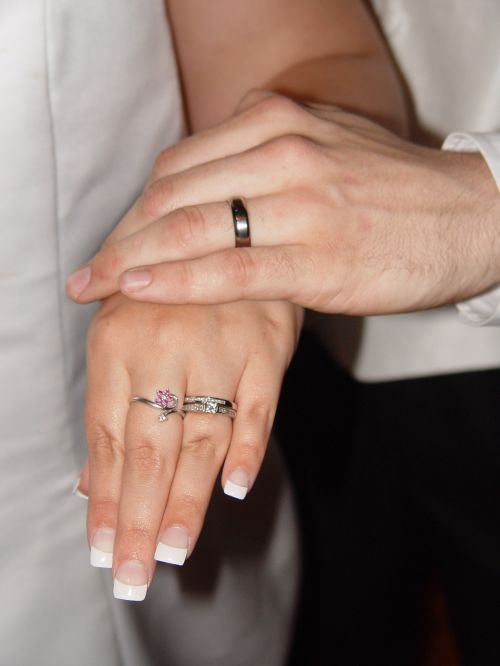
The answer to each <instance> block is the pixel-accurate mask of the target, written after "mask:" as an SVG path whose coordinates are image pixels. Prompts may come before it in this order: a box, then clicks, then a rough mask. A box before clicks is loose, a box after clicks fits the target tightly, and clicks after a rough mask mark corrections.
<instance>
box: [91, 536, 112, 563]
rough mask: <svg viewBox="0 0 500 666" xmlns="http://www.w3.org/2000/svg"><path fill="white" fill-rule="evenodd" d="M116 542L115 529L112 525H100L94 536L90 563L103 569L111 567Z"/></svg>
mask: <svg viewBox="0 0 500 666" xmlns="http://www.w3.org/2000/svg"><path fill="white" fill-rule="evenodd" d="M114 543H115V530H114V529H112V528H111V527H100V528H99V529H98V530H97V532H96V533H95V534H94V536H93V537H92V544H91V546H90V564H91V565H92V566H93V567H100V568H101V569H111V567H112V566H113V546H114Z"/></svg>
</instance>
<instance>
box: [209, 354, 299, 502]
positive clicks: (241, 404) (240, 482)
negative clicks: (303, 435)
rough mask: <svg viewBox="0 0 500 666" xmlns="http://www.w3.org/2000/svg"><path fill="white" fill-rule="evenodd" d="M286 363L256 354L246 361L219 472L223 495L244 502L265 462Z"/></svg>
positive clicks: (273, 357) (279, 359)
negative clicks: (235, 410)
mask: <svg viewBox="0 0 500 666" xmlns="http://www.w3.org/2000/svg"><path fill="white" fill-rule="evenodd" d="M286 366H287V363H285V362H283V361H282V359H281V358H279V353H278V354H274V355H273V356H271V355H269V356H267V355H262V354H256V355H254V356H253V357H252V356H250V358H249V359H248V361H247V365H246V367H245V370H244V373H243V375H242V377H241V381H240V384H239V387H238V392H237V395H236V401H237V403H238V413H237V416H236V418H235V420H234V423H233V432H232V437H231V444H230V447H229V451H228V453H227V456H226V461H225V464H224V469H223V471H222V487H223V488H224V492H225V493H226V495H230V496H231V497H235V498H237V499H240V500H241V499H244V498H245V496H246V494H247V492H249V490H250V489H251V488H252V486H253V484H254V482H255V479H256V478H257V475H258V473H259V469H260V466H261V464H262V461H263V459H264V454H265V452H266V448H267V444H268V441H269V437H270V434H271V428H272V425H273V421H274V415H275V413H276V407H277V405H278V399H279V394H280V390H281V384H282V381H283V373H284V370H285V368H286Z"/></svg>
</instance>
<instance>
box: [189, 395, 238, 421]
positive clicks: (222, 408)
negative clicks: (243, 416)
mask: <svg viewBox="0 0 500 666" xmlns="http://www.w3.org/2000/svg"><path fill="white" fill-rule="evenodd" d="M182 408H183V409H184V411H185V412H198V413H199V414H200V413H201V414H225V415H226V416H229V417H230V418H231V419H234V417H235V416H236V412H237V409H238V407H237V405H236V403H235V402H231V400H225V399H224V398H215V397H214V396H212V395H187V396H186V397H185V398H184V405H183V406H182Z"/></svg>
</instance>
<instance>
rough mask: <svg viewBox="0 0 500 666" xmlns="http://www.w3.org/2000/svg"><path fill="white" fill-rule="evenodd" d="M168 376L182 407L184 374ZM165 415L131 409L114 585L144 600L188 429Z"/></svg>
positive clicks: (125, 595) (121, 594) (144, 392)
mask: <svg viewBox="0 0 500 666" xmlns="http://www.w3.org/2000/svg"><path fill="white" fill-rule="evenodd" d="M168 375H169V380H170V381H171V382H172V384H171V387H172V391H174V392H175V394H176V396H177V397H178V399H179V404H181V405H182V401H183V396H184V380H183V378H182V377H183V376H182V374H181V373H180V372H169V373H168ZM152 376H153V375H152ZM160 381H161V380H160ZM148 386H149V385H148ZM134 388H136V387H135V386H134ZM148 391H149V392H150V391H151V387H150V386H149V388H148V387H146V388H144V387H139V393H138V395H139V396H143V397H149V396H148ZM159 414H160V412H159V410H156V409H154V408H153V407H151V406H149V405H146V404H143V403H141V402H132V403H131V404H130V408H129V412H128V417H127V427H126V433H125V460H124V465H123V476H122V487H121V498H120V506H119V514H118V525H117V532H116V540H115V547H114V558H113V578H114V588H113V589H114V595H115V597H116V598H118V599H129V600H131V601H141V600H142V599H144V597H145V596H146V592H147V589H148V586H149V584H150V582H151V580H152V577H153V572H154V559H153V555H154V551H155V546H156V539H157V535H158V529H159V527H160V523H161V519H162V516H163V512H164V509H165V505H166V502H167V497H168V493H169V489H170V484H171V481H172V478H173V476H174V472H175V467H176V464H177V458H178V455H179V449H180V444H181V439H182V429H183V425H182V418H181V416H180V415H179V414H170V416H168V418H167V420H166V421H160V420H159Z"/></svg>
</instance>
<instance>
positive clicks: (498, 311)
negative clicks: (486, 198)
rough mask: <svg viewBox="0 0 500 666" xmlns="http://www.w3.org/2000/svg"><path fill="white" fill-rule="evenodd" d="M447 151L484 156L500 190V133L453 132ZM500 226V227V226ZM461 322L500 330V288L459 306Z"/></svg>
mask: <svg viewBox="0 0 500 666" xmlns="http://www.w3.org/2000/svg"><path fill="white" fill-rule="evenodd" d="M443 150H455V151H459V152H468V153H477V152H479V153H481V155H482V156H483V157H484V159H485V162H486V164H487V165H488V168H489V170H490V171H491V175H492V176H493V178H494V179H495V182H496V184H497V187H498V189H499V190H500V132H496V133H492V134H480V133H478V132H474V133H472V132H453V134H450V135H449V136H448V137H447V138H446V140H445V142H444V143H443ZM499 224H500V223H499ZM456 307H457V310H458V315H459V318H460V319H461V321H463V322H464V323H465V324H469V325H471V326H500V285H497V286H495V287H493V288H492V289H489V290H488V291H486V292H484V293H482V294H479V296H474V298H470V299H468V300H467V301H462V302H460V303H457V304H456Z"/></svg>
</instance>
